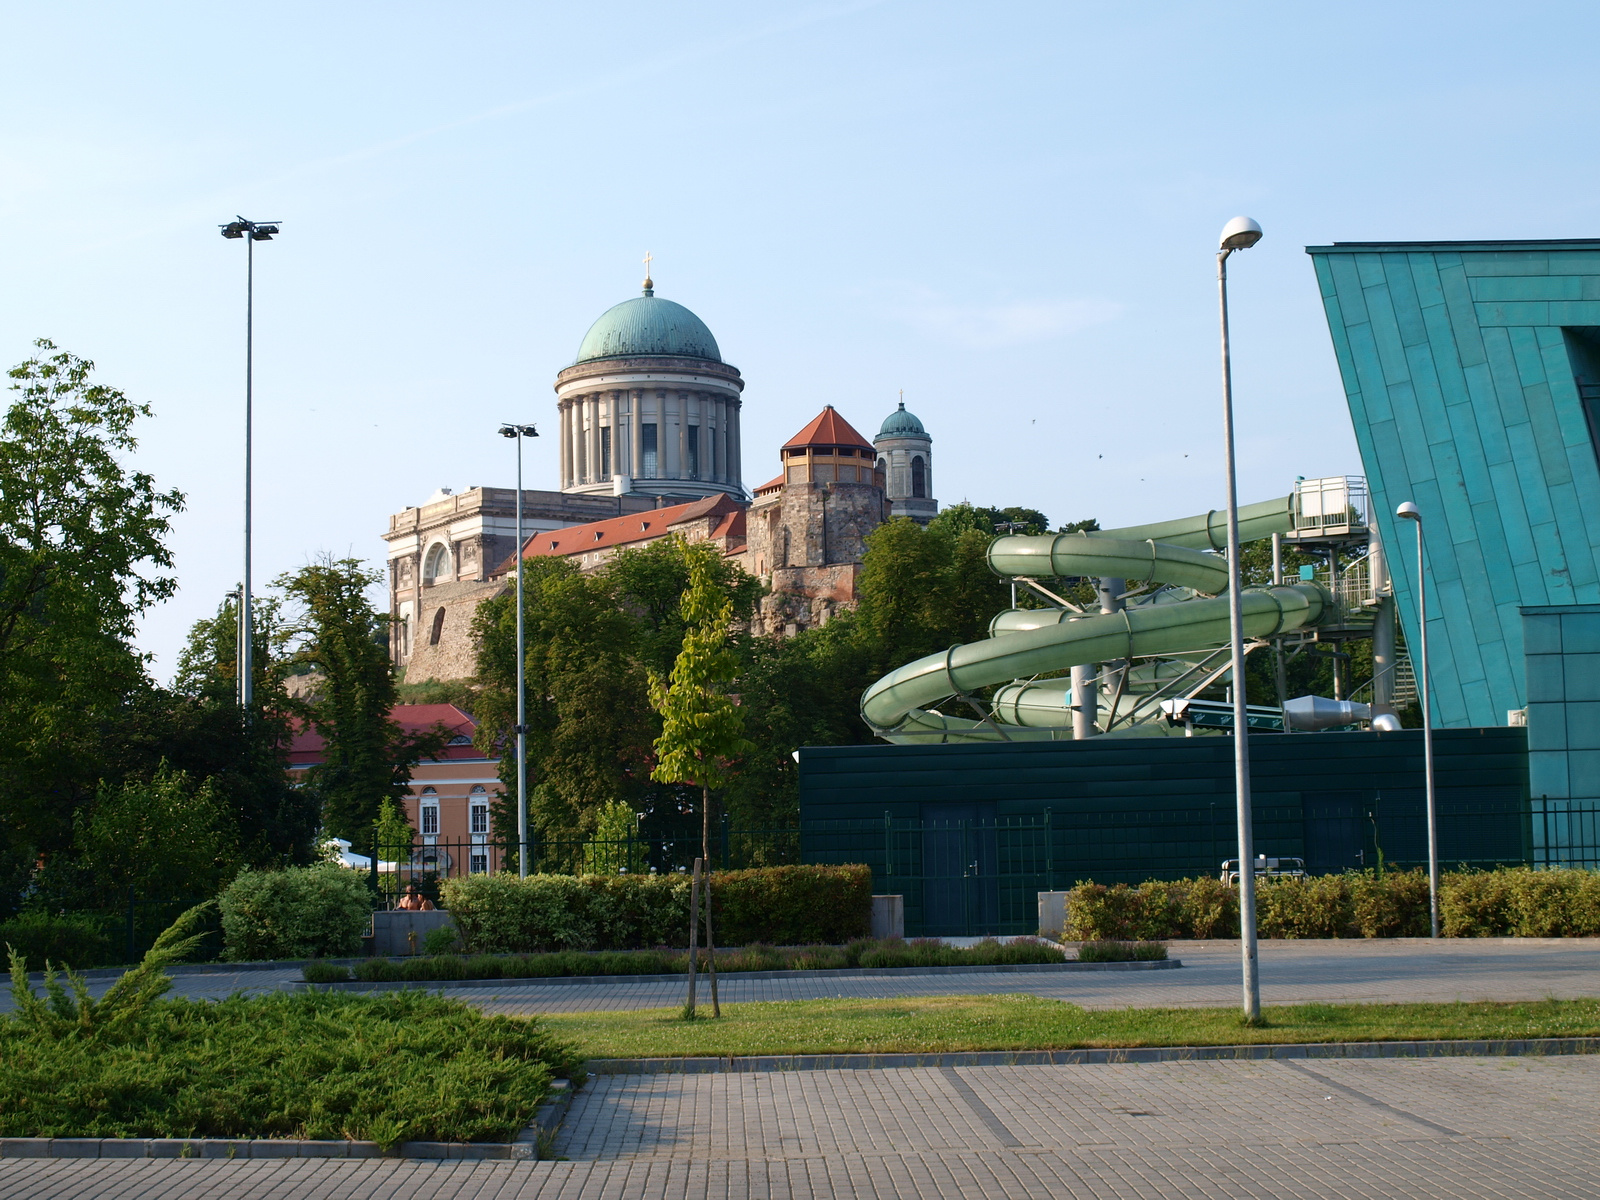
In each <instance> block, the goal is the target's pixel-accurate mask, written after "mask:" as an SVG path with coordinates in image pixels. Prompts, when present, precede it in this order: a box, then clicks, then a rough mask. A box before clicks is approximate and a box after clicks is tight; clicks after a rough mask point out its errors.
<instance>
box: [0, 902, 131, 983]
mask: <svg viewBox="0 0 1600 1200" xmlns="http://www.w3.org/2000/svg"><path fill="white" fill-rule="evenodd" d="M0 946H4V947H6V949H7V951H8V952H10V953H13V954H18V955H21V956H22V957H23V958H24V959H26V960H27V961H29V962H35V963H43V962H45V961H46V960H49V961H50V962H53V963H57V964H59V965H60V966H63V967H74V968H76V969H78V970H80V971H84V970H88V969H89V968H90V967H104V966H109V965H111V964H112V963H115V962H116V961H117V951H116V949H115V943H114V941H113V939H112V936H111V933H110V931H109V930H108V928H107V923H106V918H104V917H102V916H99V915H97V914H94V913H67V914H65V915H63V916H53V915H51V914H49V913H43V912H38V911H36V910H26V911H23V912H21V913H19V914H17V916H15V917H13V918H12V919H11V920H9V921H0Z"/></svg>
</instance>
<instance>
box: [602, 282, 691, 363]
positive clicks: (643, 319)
mask: <svg viewBox="0 0 1600 1200" xmlns="http://www.w3.org/2000/svg"><path fill="white" fill-rule="evenodd" d="M634 354H670V355H673V356H674V357H677V358H708V359H710V360H711V361H712V362H721V361H722V353H721V352H720V351H719V350H718V349H717V339H716V338H714V337H712V336H711V330H709V329H707V328H706V325H705V322H704V321H702V320H701V319H700V318H699V317H697V316H695V315H694V314H693V313H692V312H690V311H689V310H688V309H687V308H685V307H684V306H683V305H681V304H675V303H673V302H672V301H671V300H663V299H661V298H660V297H659V296H657V295H656V294H655V293H654V291H653V290H652V289H650V288H646V289H645V293H644V295H642V296H635V297H634V298H633V299H632V300H624V301H623V302H622V303H621V304H618V305H616V306H614V307H612V308H608V309H606V311H605V312H603V313H601V314H600V319H599V320H598V321H596V322H595V323H594V324H593V325H591V326H589V332H588V333H586V334H584V335H583V344H582V345H581V346H579V347H578V357H577V359H576V360H575V361H576V362H589V361H590V360H591V359H596V358H623V357H625V356H628V355H634Z"/></svg>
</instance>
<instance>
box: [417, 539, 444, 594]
mask: <svg viewBox="0 0 1600 1200" xmlns="http://www.w3.org/2000/svg"><path fill="white" fill-rule="evenodd" d="M449 576H450V547H449V546H446V545H445V544H444V543H443V542H435V543H434V544H433V545H432V546H430V547H428V557H427V558H425V559H424V560H423V562H422V582H423V583H424V584H425V585H426V584H434V583H438V582H439V581H440V580H443V579H448V578H449Z"/></svg>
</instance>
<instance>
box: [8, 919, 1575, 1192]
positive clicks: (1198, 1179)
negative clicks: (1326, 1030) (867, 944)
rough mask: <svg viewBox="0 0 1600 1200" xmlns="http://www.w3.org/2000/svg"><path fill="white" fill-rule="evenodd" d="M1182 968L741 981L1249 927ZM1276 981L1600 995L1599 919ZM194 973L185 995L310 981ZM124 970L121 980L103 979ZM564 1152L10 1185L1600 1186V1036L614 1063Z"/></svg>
mask: <svg viewBox="0 0 1600 1200" xmlns="http://www.w3.org/2000/svg"><path fill="white" fill-rule="evenodd" d="M1173 949H1174V953H1175V954H1176V955H1177V956H1178V957H1180V958H1182V959H1183V961H1184V964H1185V965H1184V967H1183V968H1182V969H1181V970H1173V971H1141V972H1126V973H1120V972H1095V973H1043V974H1041V973H1015V974H984V975H923V976H911V977H899V978H895V977H884V976H868V977H849V976H819V977H813V978H807V977H803V976H801V977H789V978H782V979H761V980H736V979H726V980H724V982H723V985H722V987H723V994H724V997H725V998H726V999H728V1000H731V1001H755V1000H777V999H803V998H807V997H828V996H841V995H843V996H887V997H893V996H917V995H942V994H945V995H947V994H951V993H993V992H1008V993H1018V992H1028V993H1032V994H1035V995H1040V996H1049V997H1054V998H1058V999H1063V1000H1071V1001H1073V1002H1075V1003H1079V1004H1084V1005H1087V1006H1092V1007H1122V1006H1129V1005H1138V1006H1145V1005H1215V1004H1224V1005H1231V1004H1234V1003H1237V999H1238V948H1237V944H1236V943H1228V942H1213V943H1180V944H1177V945H1175V946H1174V948H1173ZM1261 960H1262V983H1263V993H1264V996H1265V998H1266V1000H1267V1002H1268V1003H1291V1002H1295V1001H1306V1000H1320V1001H1341V1000H1343V1001H1365V1002H1380V1001H1397V1000H1457V999H1461V1000H1476V999H1542V998H1544V997H1546V996H1557V997H1581V996H1600V943H1597V942H1595V941H1576V940H1568V941H1509V940H1508V941H1498V940H1487V939H1486V940H1482V941H1447V942H1441V943H1429V942H1426V941H1421V942H1417V941H1411V942H1339V943H1325V942H1273V943H1265V944H1264V945H1263V947H1262V955H1261ZM293 976H294V973H292V972H269V971H255V972H237V973H231V972H227V971H225V970H224V971H218V972H215V973H202V974H185V975H182V976H180V977H179V979H178V986H177V988H176V989H175V990H176V991H177V992H178V994H180V995H190V996H216V995H226V994H227V993H228V992H231V991H233V990H235V989H236V988H240V987H243V988H249V989H251V990H257V989H270V988H276V987H283V986H288V985H290V984H291V982H292V979H293ZM101 986H104V985H103V984H102V985H101ZM680 989H681V985H679V984H651V983H605V984H594V983H581V984H563V985H551V984H539V985H514V984H508V985H498V984H497V985H495V986H493V987H488V988H457V989H446V990H447V991H449V992H450V993H451V994H454V995H458V996H460V997H461V998H462V999H464V1000H467V1001H469V1002H471V1003H473V1004H477V1005H480V1006H481V1007H483V1008H484V1009H486V1010H489V1011H494V1012H508V1013H534V1012H552V1011H576V1010H585V1009H625V1008H639V1007H652V1006H658V1005H667V1004H675V1003H677V1002H678V999H679V992H680ZM556 1152H557V1153H558V1154H559V1155H561V1156H562V1157H563V1159H564V1160H565V1161H553V1162H541V1163H516V1162H482V1163H470V1162H422V1161H405V1160H353V1161H352V1160H344V1161H341V1160H330V1159H301V1160H276V1161H275V1160H245V1161H234V1162H229V1161H221V1160H209V1161H181V1160H159V1159H154V1160H149V1159H130V1160H116V1159H97V1160H72V1159H31V1160H29V1159H16V1160H13V1159H7V1160H4V1161H3V1163H0V1200H45V1198H51V1197H63V1198H67V1197H71V1198H76V1200H91V1198H93V1200H102V1198H103V1200H189V1198H195V1200H232V1198H235V1197H239V1198H243V1197H252V1198H254V1197H264V1198H265V1197H273V1198H276V1197H283V1198H284V1200H288V1198H291V1197H293V1198H295V1200H300V1198H307V1200H323V1198H326V1200H380V1198H381V1200H389V1198H394V1200H400V1198H412V1197H416V1198H419V1200H426V1198H432V1197H438V1198H439V1200H445V1198H451V1200H455V1198H460V1200H468V1198H470V1200H494V1198H497V1197H508V1198H509V1197H545V1198H551V1200H555V1198H558V1197H559V1198H563V1200H565V1198H567V1197H571V1198H572V1200H609V1198H611V1197H616V1198H618V1200H658V1198H659V1200H696V1198H698V1197H712V1196H715V1197H717V1198H718V1200H744V1198H746V1197H750V1198H753V1200H785V1198H787V1197H797V1198H799V1197H818V1198H824V1197H840V1198H854V1197H862V1198H867V1197H871V1198H874V1200H890V1198H894V1200H901V1198H904V1200H936V1198H937V1200H953V1198H955V1197H962V1198H969V1197H970V1198H974V1200H975V1198H978V1197H985V1198H988V1197H997V1198H998V1197H1007V1198H1012V1197H1030V1198H1031V1197H1039V1198H1040V1200H1044V1198H1046V1197H1048V1198H1049V1200H1063V1198H1074V1200H1075V1198H1077V1197H1086V1198H1087V1197H1094V1198H1096V1200H1100V1198H1104V1200H1113V1198H1115V1200H1128V1198H1137V1197H1183V1198H1189V1197H1193V1198H1195V1200H1200V1198H1205V1200H1215V1198H1217V1197H1239V1196H1250V1197H1274V1198H1276V1197H1288V1196H1293V1197H1330V1198H1332V1197H1338V1198H1340V1200H1345V1198H1352V1197H1439V1196H1449V1197H1486V1198H1487V1197H1496V1198H1498V1197H1512V1196H1519V1197H1520V1196H1528V1195H1537V1196H1540V1197H1546V1196H1549V1197H1564V1196H1572V1197H1579V1196H1582V1197H1590V1196H1594V1195H1596V1194H1600V1057H1585V1056H1573V1057H1549V1058H1433V1059H1317V1060H1309V1061H1286V1060H1273V1061H1188V1062H1166V1063H1118V1064H1103V1065H1072V1066H983V1067H942V1068H940V1067H929V1068H902V1069H882V1070H820V1071H788V1072H762V1073H732V1072H729V1073H718V1074H704V1075H677V1074H673V1075H601V1076H595V1077H593V1078H591V1079H590V1080H589V1082H588V1084H587V1085H586V1086H585V1087H584V1089H583V1090H582V1091H581V1092H579V1094H578V1096H577V1097H576V1099H575V1100H574V1102H573V1106H572V1109H571V1112H570V1113H569V1115H568V1117H567V1119H566V1122H565V1124H564V1125H563V1127H562V1129H561V1131H560V1134H559V1135H558V1140H557V1144H556Z"/></svg>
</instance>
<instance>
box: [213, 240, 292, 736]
mask: <svg viewBox="0 0 1600 1200" xmlns="http://www.w3.org/2000/svg"><path fill="white" fill-rule="evenodd" d="M281 223H282V222H279V221H246V220H245V219H244V218H243V217H237V218H235V219H234V220H232V221H229V222H228V223H227V224H226V225H224V226H222V236H223V237H225V238H228V239H229V240H230V241H231V240H237V239H241V238H242V239H243V240H244V244H245V255H244V261H245V268H244V579H243V581H242V582H241V583H240V584H239V709H240V711H241V712H243V713H245V714H246V715H247V716H248V715H249V713H250V708H251V706H252V704H254V702H255V691H256V688H255V620H254V613H253V612H252V611H251V603H250V460H251V445H250V438H251V426H252V423H253V414H252V411H251V409H252V404H253V397H252V395H251V389H252V384H253V376H254V373H255V306H256V243H257V242H270V241H271V240H272V239H273V237H274V236H275V235H276V234H277V233H278V226H279V225H280V224H281Z"/></svg>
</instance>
